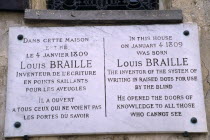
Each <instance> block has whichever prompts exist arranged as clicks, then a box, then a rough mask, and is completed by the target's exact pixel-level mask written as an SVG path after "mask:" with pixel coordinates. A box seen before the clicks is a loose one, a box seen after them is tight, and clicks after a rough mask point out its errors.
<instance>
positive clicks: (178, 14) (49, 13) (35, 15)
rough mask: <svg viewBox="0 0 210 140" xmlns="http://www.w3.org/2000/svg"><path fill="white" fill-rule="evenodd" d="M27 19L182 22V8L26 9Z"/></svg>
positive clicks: (102, 21) (87, 21)
mask: <svg viewBox="0 0 210 140" xmlns="http://www.w3.org/2000/svg"><path fill="white" fill-rule="evenodd" d="M24 18H25V19H26V20H47V21H50V20H54V21H55V20H56V21H71V22H81V23H84V22H86V23H91V22H101V23H144V24H146V23H181V22H182V20H183V16H182V11H181V10H100V11H97V10H92V11H91V10H90V11H80V10H75V11H68V10H32V9H26V10H25V17H24Z"/></svg>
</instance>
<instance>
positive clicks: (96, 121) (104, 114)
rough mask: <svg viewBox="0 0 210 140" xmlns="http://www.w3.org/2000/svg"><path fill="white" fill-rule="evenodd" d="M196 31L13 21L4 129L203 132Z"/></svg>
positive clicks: (20, 133)
mask: <svg viewBox="0 0 210 140" xmlns="http://www.w3.org/2000/svg"><path fill="white" fill-rule="evenodd" d="M185 30H189V31H190V35H189V36H185V35H184V34H183V32H184V31H185ZM197 32H198V31H197V26H196V25H193V24H180V25H150V26H146V25H145V26H109V27H103V26H101V27H63V28H62V27H58V28H33V29H32V28H23V27H22V28H11V29H10V46H9V72H8V93H7V115H6V124H5V136H7V137H14V136H23V135H55V134H93V133H96V134H100V133H145V132H184V131H188V132H206V131H207V129H206V119H205V108H204V99H203V93H202V92H203V91H202V90H203V89H202V78H201V68H200V54H199V43H198V33H197ZM18 33H21V34H22V35H23V36H24V38H23V39H22V40H17V39H16V38H17V36H18ZM193 117H196V118H197V119H198V123H197V124H193V123H191V122H190V119H191V118H193ZM15 122H20V123H21V127H20V128H15V127H14V123H15ZM32 125H33V126H32ZM93 126H94V127H93ZM170 126H173V127H170Z"/></svg>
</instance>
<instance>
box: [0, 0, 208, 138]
mask: <svg viewBox="0 0 210 140" xmlns="http://www.w3.org/2000/svg"><path fill="white" fill-rule="evenodd" d="M165 1H166V2H167V3H168V5H170V6H171V9H182V10H183V14H184V22H195V23H197V24H198V25H199V27H200V49H201V59H202V70H203V83H204V94H205V102H206V112H207V121H208V127H209V128H210V76H209V70H210V57H209V56H210V1H209V0H172V1H170V2H169V0H165ZM25 25H26V26H36V27H37V26H68V25H65V24H62V23H51V24H49V23H41V22H40V23H30V24H29V23H28V24H26V23H25V22H24V20H23V13H17V12H5V11H0V140H3V139H4V137H3V133H4V131H3V128H4V115H5V114H4V112H5V97H6V77H7V46H8V28H9V27H12V26H25ZM171 127H173V126H171ZM16 139H21V138H16ZM31 139H34V140H208V139H210V137H209V136H207V134H191V135H190V137H183V136H182V134H140V135H95V136H62V137H36V138H31ZM14 140H15V139H14Z"/></svg>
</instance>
